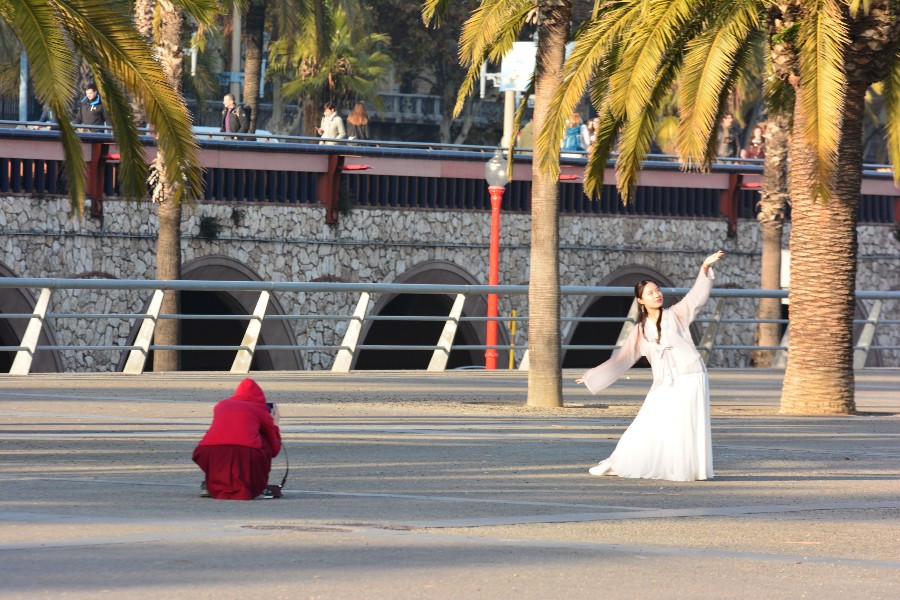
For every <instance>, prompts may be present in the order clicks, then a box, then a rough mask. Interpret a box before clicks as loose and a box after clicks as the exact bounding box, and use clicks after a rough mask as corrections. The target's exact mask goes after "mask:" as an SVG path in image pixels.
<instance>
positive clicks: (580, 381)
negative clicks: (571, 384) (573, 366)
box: [575, 377, 584, 383]
mask: <svg viewBox="0 0 900 600" xmlns="http://www.w3.org/2000/svg"><path fill="white" fill-rule="evenodd" d="M575 383H584V379H582V378H581V377H579V378H578V379H576V380H575Z"/></svg>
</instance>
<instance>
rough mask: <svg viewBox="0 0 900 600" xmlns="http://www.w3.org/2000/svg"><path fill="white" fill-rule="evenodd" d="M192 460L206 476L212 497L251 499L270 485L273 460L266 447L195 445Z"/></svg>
mask: <svg viewBox="0 0 900 600" xmlns="http://www.w3.org/2000/svg"><path fill="white" fill-rule="evenodd" d="M193 458H194V462H195V463H197V466H199V467H200V468H201V469H203V472H204V473H205V474H206V489H207V490H208V491H209V495H210V496H212V497H213V498H218V499H220V500H253V499H254V498H256V497H257V496H259V495H260V494H261V493H262V492H263V490H265V489H266V484H268V483H269V471H271V470H272V457H271V455H270V453H269V451H268V449H266V448H263V449H260V448H248V447H247V446H197V447H196V448H195V449H194V456H193Z"/></svg>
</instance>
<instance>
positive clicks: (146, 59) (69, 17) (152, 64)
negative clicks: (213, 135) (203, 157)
mask: <svg viewBox="0 0 900 600" xmlns="http://www.w3.org/2000/svg"><path fill="white" fill-rule="evenodd" d="M54 1H55V2H56V3H57V5H58V6H59V7H60V12H61V13H62V14H63V17H64V23H65V27H66V29H67V31H68V33H69V36H70V37H71V39H72V41H73V44H74V46H75V49H76V51H77V52H78V53H79V54H81V55H83V56H85V57H92V58H91V59H90V62H92V63H95V64H96V65H98V66H99V65H102V69H104V70H105V71H106V72H107V73H105V75H106V76H108V77H111V78H114V79H115V80H117V81H118V82H119V83H120V84H121V86H122V87H123V88H125V89H128V90H132V91H133V92H134V93H135V94H136V95H137V96H138V98H139V99H140V100H141V101H142V102H143V104H144V106H145V107H146V110H147V116H148V120H149V121H150V122H151V123H153V126H154V128H155V130H156V132H157V134H158V135H157V144H158V147H159V151H160V153H161V154H162V156H163V157H164V159H165V162H166V165H167V167H168V169H169V177H168V178H169V181H170V182H171V184H172V185H173V200H174V201H175V202H182V201H186V200H191V199H193V198H197V197H199V196H200V194H201V193H202V190H203V178H202V172H201V169H200V167H199V164H198V161H197V156H196V153H197V150H198V146H197V142H196V140H195V139H194V135H193V132H192V130H191V119H190V115H189V113H188V110H187V107H186V106H185V104H184V99H183V98H182V97H181V94H179V93H178V92H177V91H176V90H175V89H174V88H173V87H172V86H171V84H170V83H169V82H168V80H167V79H166V76H165V74H164V73H163V71H162V68H161V67H160V65H159V63H158V62H157V61H156V60H154V59H153V56H154V55H155V53H154V52H153V50H152V49H151V48H150V47H149V46H148V45H147V43H146V42H145V41H144V40H143V39H141V38H140V36H138V35H137V32H136V31H135V30H134V28H133V27H132V25H131V21H130V19H127V18H123V14H122V13H121V12H119V11H118V10H115V9H112V8H110V7H109V5H107V4H106V2H104V0H68V1H67V0H54ZM95 72H96V71H95ZM106 108H107V110H108V112H109V113H110V115H112V114H114V113H115V112H117V111H127V110H128V107H127V105H126V106H115V105H113V104H111V103H109V102H108V101H107V104H106ZM113 134H114V135H115V136H116V140H117V142H119V144H120V145H122V146H132V145H133V144H134V141H133V140H126V139H125V137H124V136H130V135H132V132H130V131H128V130H126V131H117V130H115V129H114V130H113ZM135 137H136V136H135Z"/></svg>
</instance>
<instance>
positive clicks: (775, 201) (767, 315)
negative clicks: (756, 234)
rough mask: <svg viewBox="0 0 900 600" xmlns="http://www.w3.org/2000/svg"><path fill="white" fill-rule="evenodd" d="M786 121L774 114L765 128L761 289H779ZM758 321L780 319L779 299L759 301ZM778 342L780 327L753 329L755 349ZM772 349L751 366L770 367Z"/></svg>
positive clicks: (762, 325) (755, 358)
mask: <svg viewBox="0 0 900 600" xmlns="http://www.w3.org/2000/svg"><path fill="white" fill-rule="evenodd" d="M787 155H788V119H787V117H786V116H784V115H777V116H775V117H773V118H772V119H770V120H769V123H768V125H767V126H766V158H765V167H764V172H763V178H764V182H763V189H762V196H761V198H760V200H759V214H757V220H758V221H759V228H760V231H761V233H762V259H761V268H760V271H761V272H760V275H761V277H760V287H761V288H762V289H764V290H778V289H781V239H782V234H783V231H784V217H785V211H786V210H787V207H788V204H789V199H788V194H787V165H788V162H787ZM756 315H757V318H758V319H778V318H780V317H781V299H780V298H761V299H760V301H759V309H758V311H757V313H756ZM780 342H781V325H780V324H778V323H760V324H759V325H758V327H757V330H756V344H757V345H758V346H777V345H778V344H779V343H780ZM774 358H775V351H774V350H756V351H754V353H753V365H754V366H756V367H763V368H765V367H771V366H772V360H773V359H774Z"/></svg>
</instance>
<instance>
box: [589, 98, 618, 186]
mask: <svg viewBox="0 0 900 600" xmlns="http://www.w3.org/2000/svg"><path fill="white" fill-rule="evenodd" d="M621 129H622V120H621V119H619V118H617V117H616V116H615V115H613V113H612V111H609V110H607V111H606V112H604V113H603V116H602V117H601V119H600V126H599V127H598V128H597V140H596V142H594V151H593V152H592V153H591V155H590V158H588V164H587V167H585V172H584V193H585V194H586V195H587V197H588V198H591V199H592V200H599V199H600V195H601V194H602V193H603V184H604V179H605V172H606V165H607V163H608V162H609V158H610V156H612V151H613V148H615V146H616V142H617V141H618V136H619V131H620V130H621Z"/></svg>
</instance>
